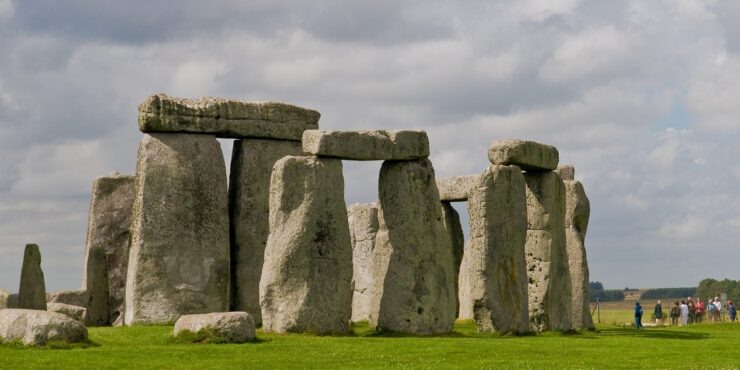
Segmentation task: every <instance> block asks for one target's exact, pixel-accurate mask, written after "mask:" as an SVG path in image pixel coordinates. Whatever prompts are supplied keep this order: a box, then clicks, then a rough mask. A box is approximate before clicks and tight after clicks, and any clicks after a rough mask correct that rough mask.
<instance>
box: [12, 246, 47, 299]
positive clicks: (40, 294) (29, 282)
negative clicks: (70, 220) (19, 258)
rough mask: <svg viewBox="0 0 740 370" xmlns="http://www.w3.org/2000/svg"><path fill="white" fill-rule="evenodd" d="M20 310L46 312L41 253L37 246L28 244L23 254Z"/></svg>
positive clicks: (19, 290)
mask: <svg viewBox="0 0 740 370" xmlns="http://www.w3.org/2000/svg"><path fill="white" fill-rule="evenodd" d="M18 308H27V309H31V310H44V311H45V310H46V283H45V282H44V272H43V271H41V252H40V251H39V246H38V245H36V244H26V250H25V252H24V253H23V267H22V268H21V285H20V288H18Z"/></svg>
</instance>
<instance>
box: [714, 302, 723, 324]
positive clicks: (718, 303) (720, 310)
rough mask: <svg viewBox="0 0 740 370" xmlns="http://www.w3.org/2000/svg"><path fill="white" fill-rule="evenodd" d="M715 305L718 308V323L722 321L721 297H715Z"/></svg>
mask: <svg viewBox="0 0 740 370" xmlns="http://www.w3.org/2000/svg"><path fill="white" fill-rule="evenodd" d="M714 305H715V306H717V313H716V314H715V315H717V321H721V320H722V302H720V301H719V297H714Z"/></svg>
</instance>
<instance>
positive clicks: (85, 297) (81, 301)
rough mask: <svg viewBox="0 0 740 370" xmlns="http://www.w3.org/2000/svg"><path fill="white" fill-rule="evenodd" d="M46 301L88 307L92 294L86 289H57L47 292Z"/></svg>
mask: <svg viewBox="0 0 740 370" xmlns="http://www.w3.org/2000/svg"><path fill="white" fill-rule="evenodd" d="M46 303H47V305H48V304H49V303H64V304H69V305H73V306H80V307H87V305H88V304H89V303H90V295H89V294H88V293H87V291H86V290H84V289H75V290H57V291H55V292H49V293H46Z"/></svg>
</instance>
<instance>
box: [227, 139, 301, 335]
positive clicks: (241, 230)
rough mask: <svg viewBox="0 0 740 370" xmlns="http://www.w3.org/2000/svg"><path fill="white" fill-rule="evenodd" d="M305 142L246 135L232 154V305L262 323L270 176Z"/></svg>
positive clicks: (237, 143) (233, 308) (298, 151)
mask: <svg viewBox="0 0 740 370" xmlns="http://www.w3.org/2000/svg"><path fill="white" fill-rule="evenodd" d="M300 154H301V143H300V142H297V141H287V140H265V139H244V140H239V141H236V142H234V150H233V153H232V156H231V179H230V186H229V213H230V217H231V292H232V299H231V309H232V310H233V311H246V312H248V313H249V314H250V315H252V317H253V318H254V320H255V322H256V323H258V324H261V323H262V312H261V309H260V301H259V287H260V276H261V275H262V264H263V263H264V255H265V245H267V237H268V235H269V234H270V222H269V218H268V212H269V210H270V204H269V199H270V176H271V174H272V168H273V166H274V165H275V162H277V160H278V159H280V158H283V157H285V156H287V155H300Z"/></svg>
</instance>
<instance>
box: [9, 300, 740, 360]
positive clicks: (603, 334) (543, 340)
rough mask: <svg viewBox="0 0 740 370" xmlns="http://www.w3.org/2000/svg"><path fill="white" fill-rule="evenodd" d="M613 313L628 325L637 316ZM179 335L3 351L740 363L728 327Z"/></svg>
mask: <svg viewBox="0 0 740 370" xmlns="http://www.w3.org/2000/svg"><path fill="white" fill-rule="evenodd" d="M602 313H604V311H602ZM609 314H610V315H612V314H613V316H614V317H618V316H626V317H625V318H624V319H623V320H620V321H623V322H628V321H630V317H629V316H630V311H624V310H620V311H614V312H610V313H609ZM171 335H172V327H171V326H140V327H122V328H91V329H90V339H91V340H92V341H93V342H94V343H95V345H94V346H92V347H88V348H74V349H48V348H18V347H17V346H8V345H0V369H18V368H38V369H53V368H67V369H80V368H89V369H147V368H152V369H153V368H157V369H228V368H241V369H253V368H258V369H260V368H279V369H286V368H288V369H290V368H301V369H304V368H314V369H334V368H444V369H471V368H541V369H552V368H569V369H571V368H702V369H708V368H725V369H727V368H738V367H740V324H729V323H726V324H700V325H693V326H689V327H661V328H646V329H644V330H640V331H637V330H635V329H633V328H630V327H620V326H616V325H610V324H601V325H599V326H598V329H597V331H596V332H590V331H585V332H582V333H576V334H568V335H563V334H560V333H545V334H540V335H533V336H521V337H516V336H496V335H490V334H478V333H476V331H475V326H474V325H473V324H472V323H470V322H461V323H458V325H456V327H455V332H454V333H452V334H450V335H446V336H438V337H408V336H379V335H374V334H373V333H371V332H370V331H369V330H368V328H367V326H363V325H358V326H356V327H354V328H353V334H352V335H350V336H345V337H328V336H327V337H316V336H309V335H273V334H265V333H262V332H259V331H258V333H257V336H258V340H256V341H255V342H252V343H246V344H241V345H232V344H183V343H177V342H175V341H174V340H173V339H172V338H171Z"/></svg>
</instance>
